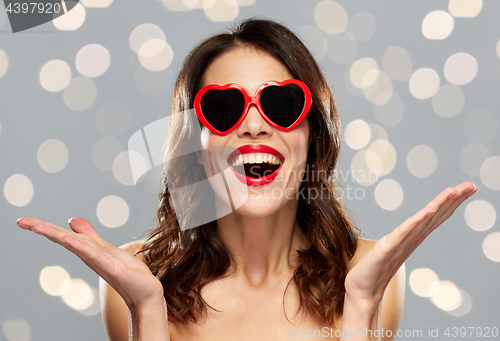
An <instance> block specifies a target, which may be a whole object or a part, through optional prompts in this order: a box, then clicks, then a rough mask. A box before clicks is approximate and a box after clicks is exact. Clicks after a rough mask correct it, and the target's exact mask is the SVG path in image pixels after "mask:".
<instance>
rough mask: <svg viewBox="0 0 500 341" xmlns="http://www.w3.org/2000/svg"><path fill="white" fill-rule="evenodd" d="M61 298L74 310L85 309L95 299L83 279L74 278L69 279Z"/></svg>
mask: <svg viewBox="0 0 500 341" xmlns="http://www.w3.org/2000/svg"><path fill="white" fill-rule="evenodd" d="M61 299H62V300H63V302H64V303H66V304H67V305H68V307H70V308H72V309H75V310H83V309H87V308H88V307H90V306H91V305H92V303H94V300H95V299H96V298H95V297H94V293H93V292H92V289H91V288H90V286H89V285H88V284H87V282H85V281H84V280H83V279H80V278H75V279H72V280H71V285H70V287H69V289H68V291H67V292H65V293H64V294H63V295H62V296H61Z"/></svg>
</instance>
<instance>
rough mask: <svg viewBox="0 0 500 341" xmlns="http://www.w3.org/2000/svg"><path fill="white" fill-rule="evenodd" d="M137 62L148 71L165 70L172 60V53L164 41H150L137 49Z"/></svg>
mask: <svg viewBox="0 0 500 341" xmlns="http://www.w3.org/2000/svg"><path fill="white" fill-rule="evenodd" d="M138 54H139V62H140V63H141V65H142V66H143V67H144V68H145V69H146V70H149V71H162V70H165V69H166V68H167V67H169V65H170V64H171V63H172V60H173V59H174V51H173V50H172V48H171V47H170V45H169V44H167V43H166V42H165V41H163V40H161V39H151V40H148V41H147V42H145V43H144V44H142V46H141V48H140V49H139V53H138Z"/></svg>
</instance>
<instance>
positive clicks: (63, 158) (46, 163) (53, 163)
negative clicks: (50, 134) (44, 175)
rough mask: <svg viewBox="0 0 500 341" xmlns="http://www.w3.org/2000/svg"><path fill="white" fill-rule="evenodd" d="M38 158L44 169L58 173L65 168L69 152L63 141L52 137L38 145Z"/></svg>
mask: <svg viewBox="0 0 500 341" xmlns="http://www.w3.org/2000/svg"><path fill="white" fill-rule="evenodd" d="M36 158H37V161H38V164H39V165H40V167H42V169H43V170H44V171H46V172H49V173H57V172H60V171H61V170H63V169H64V167H66V165H67V164H68V159H69V152H68V148H67V147H66V145H65V144H64V143H63V142H62V141H60V140H57V139H50V140H47V141H45V142H43V143H42V144H41V145H40V147H38V152H37V154H36Z"/></svg>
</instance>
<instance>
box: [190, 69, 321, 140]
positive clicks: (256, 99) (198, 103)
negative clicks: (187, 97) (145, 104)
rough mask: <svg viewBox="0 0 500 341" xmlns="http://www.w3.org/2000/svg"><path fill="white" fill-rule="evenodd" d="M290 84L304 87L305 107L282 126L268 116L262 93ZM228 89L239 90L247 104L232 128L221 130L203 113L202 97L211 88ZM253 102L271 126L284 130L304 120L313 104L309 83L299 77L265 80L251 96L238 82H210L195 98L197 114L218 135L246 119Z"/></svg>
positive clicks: (230, 130) (233, 127) (227, 131)
mask: <svg viewBox="0 0 500 341" xmlns="http://www.w3.org/2000/svg"><path fill="white" fill-rule="evenodd" d="M288 84H295V85H297V86H299V87H300V88H301V89H302V91H303V92H304V107H303V108H302V112H301V113H300V115H299V117H298V118H297V120H295V122H294V123H293V124H291V125H290V126H289V127H282V126H279V125H277V124H276V123H274V122H273V121H271V119H270V118H269V117H267V115H266V114H265V112H264V110H263V109H262V106H261V105H260V94H261V93H262V91H263V90H264V89H265V88H267V87H269V86H284V85H288ZM226 89H237V90H239V91H240V92H241V93H242V94H243V96H244V98H245V106H244V108H243V112H242V113H241V117H240V118H239V120H238V121H237V122H236V123H235V124H234V125H233V126H232V127H231V128H229V129H228V130H226V131H219V130H217V129H216V128H214V127H213V126H212V125H211V124H210V123H208V121H207V120H206V118H205V116H204V115H203V110H202V109H201V99H202V97H203V95H204V94H205V93H206V92H207V91H209V90H226ZM251 104H255V106H256V107H257V110H259V113H260V115H261V116H262V117H263V118H264V120H265V121H266V122H267V123H269V124H270V125H271V126H273V127H274V128H276V129H279V130H282V131H289V130H291V129H293V128H295V127H296V126H297V125H298V124H299V123H300V122H302V120H303V119H304V118H305V117H306V116H307V114H308V113H309V109H310V108H311V105H312V96H311V90H309V88H308V87H307V85H306V84H305V83H304V82H301V81H299V80H298V79H287V80H285V81H283V82H277V81H268V82H265V83H264V84H262V85H261V86H259V88H258V89H257V91H256V92H255V95H254V96H253V97H250V96H249V95H248V93H247V91H246V90H245V88H243V87H242V86H241V85H239V84H236V83H230V84H226V85H224V86H220V85H217V84H209V85H206V86H204V87H203V88H201V89H200V90H199V91H198V92H197V93H196V96H195V99H194V109H195V112H196V116H198V119H199V120H200V121H201V123H203V125H204V126H205V127H207V128H208V129H210V130H211V131H212V132H214V133H216V134H218V135H227V134H229V133H230V132H232V131H233V130H234V129H236V127H238V126H239V125H240V124H241V122H242V121H243V120H244V119H245V117H246V116H247V114H248V109H249V108H250V105H251Z"/></svg>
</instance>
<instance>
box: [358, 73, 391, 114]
mask: <svg viewBox="0 0 500 341" xmlns="http://www.w3.org/2000/svg"><path fill="white" fill-rule="evenodd" d="M373 78H375V79H376V80H375V83H373V84H372V85H370V86H365V84H364V83H363V84H362V89H363V95H364V96H365V98H366V99H367V100H368V101H370V102H372V103H373V104H375V105H384V104H386V103H387V102H388V101H389V100H390V99H391V97H392V91H393V87H392V81H391V79H390V78H389V77H388V76H387V75H386V74H385V72H383V71H381V70H374V69H372V70H370V71H368V72H367V73H366V75H365V77H364V78H363V81H364V80H369V82H371V79H373Z"/></svg>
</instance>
